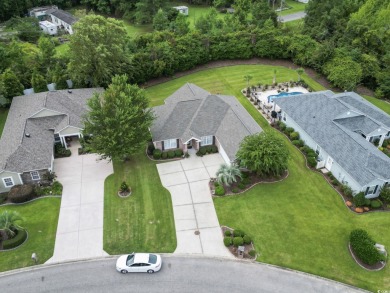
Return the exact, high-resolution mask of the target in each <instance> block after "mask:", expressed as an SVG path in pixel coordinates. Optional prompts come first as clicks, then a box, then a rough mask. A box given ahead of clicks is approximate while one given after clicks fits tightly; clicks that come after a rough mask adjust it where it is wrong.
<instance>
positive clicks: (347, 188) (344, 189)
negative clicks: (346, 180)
mask: <svg viewBox="0 0 390 293" xmlns="http://www.w3.org/2000/svg"><path fill="white" fill-rule="evenodd" d="M341 191H342V192H343V193H344V195H345V196H348V197H351V196H352V195H353V191H352V188H351V187H350V186H349V185H347V184H343V185H341Z"/></svg>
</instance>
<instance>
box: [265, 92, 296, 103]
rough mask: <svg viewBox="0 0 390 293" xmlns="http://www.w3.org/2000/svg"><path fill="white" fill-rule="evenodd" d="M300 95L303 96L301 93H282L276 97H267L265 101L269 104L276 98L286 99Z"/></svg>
mask: <svg viewBox="0 0 390 293" xmlns="http://www.w3.org/2000/svg"><path fill="white" fill-rule="evenodd" d="M300 94H303V93H302V92H291V93H286V92H282V93H280V94H277V95H271V96H268V98H267V99H268V103H269V102H270V101H272V100H273V99H277V98H281V97H288V96H295V95H300Z"/></svg>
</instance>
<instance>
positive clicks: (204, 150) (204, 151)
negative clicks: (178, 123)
mask: <svg viewBox="0 0 390 293" xmlns="http://www.w3.org/2000/svg"><path fill="white" fill-rule="evenodd" d="M199 153H200V154H201V155H202V156H204V155H205V154H206V153H207V149H206V148H205V147H204V146H203V147H200V149H199Z"/></svg>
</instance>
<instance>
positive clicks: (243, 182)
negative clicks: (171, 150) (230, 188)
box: [241, 178, 251, 185]
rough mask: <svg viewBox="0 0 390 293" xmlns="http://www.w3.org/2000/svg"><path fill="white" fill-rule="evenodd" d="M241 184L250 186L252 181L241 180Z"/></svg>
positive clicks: (247, 179)
mask: <svg viewBox="0 0 390 293" xmlns="http://www.w3.org/2000/svg"><path fill="white" fill-rule="evenodd" d="M241 183H242V184H244V185H248V184H250V183H251V181H250V180H249V178H244V179H242V180H241Z"/></svg>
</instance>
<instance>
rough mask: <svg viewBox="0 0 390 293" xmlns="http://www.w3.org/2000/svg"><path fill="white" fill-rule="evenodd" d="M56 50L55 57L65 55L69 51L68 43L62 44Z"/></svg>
mask: <svg viewBox="0 0 390 293" xmlns="http://www.w3.org/2000/svg"><path fill="white" fill-rule="evenodd" d="M55 50H56V55H57V56H61V55H66V53H67V52H68V50H69V43H64V44H61V45H59V46H57V47H56V48H55Z"/></svg>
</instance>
